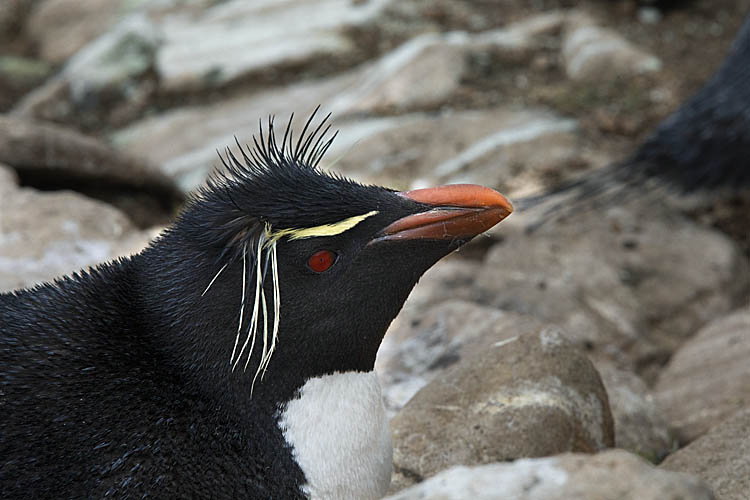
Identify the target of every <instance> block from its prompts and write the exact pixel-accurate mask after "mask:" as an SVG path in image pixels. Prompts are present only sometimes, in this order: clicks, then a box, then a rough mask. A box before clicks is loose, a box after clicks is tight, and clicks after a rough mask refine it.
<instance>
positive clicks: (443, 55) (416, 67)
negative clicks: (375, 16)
mask: <svg viewBox="0 0 750 500" xmlns="http://www.w3.org/2000/svg"><path fill="white" fill-rule="evenodd" d="M467 40H468V36H467V35H466V34H464V33H452V34H447V35H438V34H434V33H428V34H424V35H421V36H418V37H416V38H413V39H411V40H409V41H407V42H406V43H404V44H403V45H401V46H400V47H398V48H397V49H396V50H394V51H392V52H390V53H388V54H387V55H386V56H384V57H382V58H381V59H380V60H378V61H376V62H375V63H373V64H372V65H371V67H369V68H368V69H367V70H365V71H364V72H363V74H362V75H361V77H360V78H359V79H358V80H359V81H358V82H357V83H356V84H355V86H354V87H353V88H351V89H349V90H347V91H346V92H344V93H343V94H341V95H339V96H338V97H336V99H335V100H334V101H333V102H332V103H331V106H330V110H331V111H332V112H333V113H335V114H336V115H339V116H340V115H344V114H347V113H357V112H360V113H362V112H368V113H372V112H379V111H403V110H413V109H424V108H434V107H436V106H439V105H441V104H442V103H443V102H444V101H445V100H446V99H448V98H449V97H450V96H451V95H452V94H453V93H454V92H455V91H456V89H458V87H459V86H460V83H461V78H462V77H463V73H464V69H465V60H464V58H465V51H466V42H467Z"/></svg>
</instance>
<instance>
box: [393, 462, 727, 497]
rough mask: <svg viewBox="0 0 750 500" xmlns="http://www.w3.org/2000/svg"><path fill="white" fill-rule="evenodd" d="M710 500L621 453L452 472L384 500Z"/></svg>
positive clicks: (678, 478) (674, 476)
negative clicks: (427, 499)
mask: <svg viewBox="0 0 750 500" xmlns="http://www.w3.org/2000/svg"><path fill="white" fill-rule="evenodd" d="M424 498H429V499H431V500H558V499H576V500H666V499H673V500H677V499H681V500H711V499H713V498H714V495H713V494H712V493H711V490H710V488H709V487H708V486H707V485H706V484H705V483H703V482H702V481H700V480H699V479H697V478H695V477H692V476H689V475H687V474H679V473H673V472H667V471H664V470H660V469H657V468H655V467H651V466H650V465H649V464H648V463H646V462H644V461H643V460H641V459H639V458H638V457H636V456H634V455H631V454H630V453H628V452H625V451H622V450H611V451H605V452H601V453H598V454H596V455H584V454H572V453H566V454H564V455H560V456H556V457H550V458H534V459H524V460H516V461H515V462H512V463H501V464H490V465H480V466H475V467H464V466H459V467H453V468H451V469H449V470H446V471H444V472H441V473H440V474H438V475H437V476H435V477H433V478H430V479H428V480H426V481H425V482H423V483H421V484H418V485H416V486H413V487H411V488H409V489H407V490H404V491H401V492H399V493H397V494H395V495H392V496H390V497H387V498H386V500H417V499H424Z"/></svg>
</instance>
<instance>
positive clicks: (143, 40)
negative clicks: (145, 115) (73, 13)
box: [13, 14, 160, 124]
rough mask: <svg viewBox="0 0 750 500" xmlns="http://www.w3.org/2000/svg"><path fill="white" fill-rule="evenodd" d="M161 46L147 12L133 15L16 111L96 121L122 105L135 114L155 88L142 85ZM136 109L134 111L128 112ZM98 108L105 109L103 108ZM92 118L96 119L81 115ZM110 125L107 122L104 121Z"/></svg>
mask: <svg viewBox="0 0 750 500" xmlns="http://www.w3.org/2000/svg"><path fill="white" fill-rule="evenodd" d="M159 44H160V34H159V31H158V29H157V27H156V26H155V25H154V24H153V23H152V22H151V21H150V20H149V19H148V18H147V17H146V16H145V15H143V14H133V15H130V16H129V17H127V18H125V19H124V20H123V21H122V22H120V23H119V24H117V25H116V26H115V27H113V28H112V29H110V30H109V31H107V32H106V33H104V34H102V35H101V36H99V37H98V38H97V39H96V40H94V41H92V42H90V43H89V44H87V45H86V46H85V47H83V48H82V49H80V50H79V51H78V52H76V54H75V55H74V56H73V57H71V58H70V60H69V61H68V62H67V64H66V65H65V67H64V68H63V69H62V71H61V72H60V73H59V74H58V75H57V76H56V77H55V78H53V79H51V80H49V81H48V82H46V83H45V84H44V85H42V86H41V87H39V88H37V89H35V90H34V91H33V92H31V93H30V94H28V95H27V96H25V97H24V98H23V99H22V100H21V102H19V103H18V105H17V106H16V107H15V108H14V109H13V113H14V114H15V115H17V116H32V117H40V118H48V119H55V120H58V121H72V122H75V123H84V124H86V123H87V122H96V123H98V121H97V120H100V119H101V117H100V115H102V114H103V113H105V111H109V110H111V109H112V108H116V107H117V106H118V105H119V106H120V109H119V110H118V111H119V114H121V115H122V114H127V113H128V112H129V113H130V114H131V115H132V114H134V113H135V112H136V111H138V110H139V109H140V107H142V106H143V105H145V100H146V97H145V96H144V95H141V94H144V93H146V94H148V93H150V92H152V91H153V90H154V87H153V85H152V82H150V81H149V82H145V83H142V82H141V80H142V79H143V77H144V75H145V74H146V73H147V72H148V71H149V70H150V69H152V68H153V66H154V59H155V55H156V49H157V47H158V46H159ZM125 106H130V108H134V109H130V110H129V111H127V112H126V111H125V110H124V109H122V108H123V107H125ZM97 108H104V109H103V110H100V109H97ZM85 114H91V115H93V117H88V116H83V117H82V116H81V115H85ZM104 121H107V120H104Z"/></svg>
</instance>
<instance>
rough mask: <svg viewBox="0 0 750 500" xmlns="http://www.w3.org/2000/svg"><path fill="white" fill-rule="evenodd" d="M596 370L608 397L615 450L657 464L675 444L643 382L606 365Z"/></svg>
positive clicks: (661, 413)
mask: <svg viewBox="0 0 750 500" xmlns="http://www.w3.org/2000/svg"><path fill="white" fill-rule="evenodd" d="M596 368H597V370H598V371H599V374H600V375H601V377H602V382H604V388H605V389H607V395H608V396H609V407H610V409H611V410H612V416H613V417H614V419H615V446H616V447H617V448H622V449H625V450H628V451H630V452H633V453H636V454H637V455H640V456H642V457H643V458H645V459H646V460H649V461H650V462H655V463H658V462H659V461H661V459H662V458H664V457H665V456H666V455H667V454H668V453H669V452H671V451H672V450H673V449H674V446H675V444H676V442H675V440H674V438H673V437H672V435H671V433H670V431H669V427H668V426H667V420H666V418H665V416H664V413H663V412H662V410H661V408H660V407H659V406H657V404H656V402H655V401H654V397H653V394H652V393H651V391H650V390H649V389H648V387H647V386H646V384H645V382H643V380H642V379H641V378H640V377H639V376H638V375H636V374H634V373H632V372H628V371H624V370H619V369H617V368H615V367H614V366H612V365H610V364H601V363H600V364H598V365H597V367H596Z"/></svg>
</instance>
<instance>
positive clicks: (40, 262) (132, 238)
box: [0, 167, 151, 291]
mask: <svg viewBox="0 0 750 500" xmlns="http://www.w3.org/2000/svg"><path fill="white" fill-rule="evenodd" d="M150 236H151V234H149V233H145V232H141V231H138V230H136V229H135V228H134V227H133V225H132V224H131V223H130V221H129V220H128V218H127V217H126V216H125V215H124V214H122V213H121V212H120V211H119V210H117V209H115V208H113V207H111V206H109V205H106V204H104V203H101V202H98V201H94V200H91V199H89V198H86V197H84V196H81V195H79V194H76V193H73V192H69V191H56V192H51V193H40V192H38V191H35V190H33V189H28V188H22V189H19V188H18V187H17V186H16V185H15V178H14V175H13V174H12V173H11V171H10V170H9V169H7V167H0V291H8V290H13V289H16V288H22V287H29V286H32V285H34V284H36V283H40V282H43V281H49V280H51V279H53V278H55V277H57V276H60V275H63V274H67V273H70V272H73V271H78V270H80V269H82V268H85V267H88V266H93V265H96V264H99V263H101V262H104V261H107V260H110V259H112V258H114V257H117V256H120V255H127V254H130V253H133V252H135V251H138V250H140V249H141V248H142V247H143V246H145V244H146V242H147V241H148V239H149V237H150Z"/></svg>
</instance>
